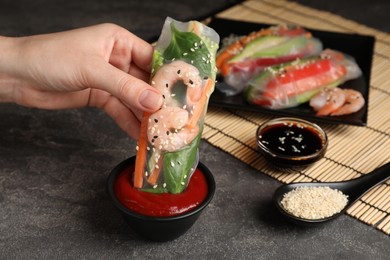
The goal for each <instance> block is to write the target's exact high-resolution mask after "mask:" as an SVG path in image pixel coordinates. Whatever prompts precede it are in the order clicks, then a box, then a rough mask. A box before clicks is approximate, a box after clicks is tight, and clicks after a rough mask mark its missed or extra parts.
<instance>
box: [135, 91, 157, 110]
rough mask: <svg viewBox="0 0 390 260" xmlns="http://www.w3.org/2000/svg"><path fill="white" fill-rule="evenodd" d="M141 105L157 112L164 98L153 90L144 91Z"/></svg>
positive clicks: (140, 100) (141, 96)
mask: <svg viewBox="0 0 390 260" xmlns="http://www.w3.org/2000/svg"><path fill="white" fill-rule="evenodd" d="M139 102H140V104H141V105H142V106H143V107H145V108H146V109H150V110H157V109H159V108H160V107H161V103H162V96H161V94H159V93H156V92H155V91H153V90H149V89H147V90H144V91H143V92H142V93H141V95H140V96H139Z"/></svg>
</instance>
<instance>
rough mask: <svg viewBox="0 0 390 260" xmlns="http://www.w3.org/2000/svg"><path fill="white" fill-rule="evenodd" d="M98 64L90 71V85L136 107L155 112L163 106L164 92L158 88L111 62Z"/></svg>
mask: <svg viewBox="0 0 390 260" xmlns="http://www.w3.org/2000/svg"><path fill="white" fill-rule="evenodd" d="M98 64H99V65H98ZM98 64H94V68H93V71H92V73H88V74H89V75H90V76H89V77H88V79H89V80H88V81H89V83H90V84H89V86H91V87H93V88H98V89H101V90H104V91H106V92H108V93H110V94H111V95H113V96H115V97H117V98H118V99H120V100H121V101H122V102H123V103H125V104H126V105H128V106H129V107H131V108H134V109H140V110H143V111H148V112H154V111H156V110H158V109H159V108H160V107H161V106H162V103H163V98H162V94H161V93H160V92H159V91H158V90H157V89H155V88H153V87H152V86H150V85H149V84H147V83H146V82H144V81H143V80H140V79H138V78H136V77H134V76H132V75H130V74H127V73H126V72H124V71H122V70H120V69H118V68H116V67H114V66H112V65H111V64H109V63H105V62H100V63H98Z"/></svg>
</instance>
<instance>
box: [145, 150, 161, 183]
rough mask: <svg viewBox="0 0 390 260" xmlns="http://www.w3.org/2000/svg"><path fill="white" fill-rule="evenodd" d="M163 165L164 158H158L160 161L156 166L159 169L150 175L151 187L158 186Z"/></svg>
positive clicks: (155, 168)
mask: <svg viewBox="0 0 390 260" xmlns="http://www.w3.org/2000/svg"><path fill="white" fill-rule="evenodd" d="M162 163H163V156H162V155H161V156H160V157H159V158H158V161H157V164H156V165H157V166H158V167H154V169H153V171H152V173H151V174H150V175H149V178H148V183H149V184H150V185H153V186H154V185H156V183H157V179H158V176H159V175H160V172H161V167H162V166H163V165H162Z"/></svg>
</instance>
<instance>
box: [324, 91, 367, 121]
mask: <svg viewBox="0 0 390 260" xmlns="http://www.w3.org/2000/svg"><path fill="white" fill-rule="evenodd" d="M344 92H345V95H346V99H345V103H344V105H343V106H341V107H340V108H338V109H336V110H335V111H333V112H332V113H331V115H332V116H341V115H346V114H351V113H355V112H357V111H359V110H360V109H361V108H362V107H363V106H364V103H365V100H364V97H363V95H362V94H361V93H360V92H359V91H356V90H353V89H344Z"/></svg>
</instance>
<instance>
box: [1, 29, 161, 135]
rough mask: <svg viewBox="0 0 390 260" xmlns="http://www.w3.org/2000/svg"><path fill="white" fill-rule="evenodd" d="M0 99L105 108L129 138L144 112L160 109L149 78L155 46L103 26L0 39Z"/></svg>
mask: <svg viewBox="0 0 390 260" xmlns="http://www.w3.org/2000/svg"><path fill="white" fill-rule="evenodd" d="M0 53H1V55H0V101H2V102H15V103H17V104H20V105H23V106H28V107H35V108H42V109H65V108H79V107H83V106H94V107H99V108H102V109H104V110H105V111H106V112H107V114H109V115H110V116H111V117H112V118H113V119H114V120H115V122H116V123H117V124H118V125H119V126H120V127H121V128H122V129H123V130H124V131H125V132H126V133H127V134H128V135H130V136H131V137H133V138H137V137H138V135H139V120H140V116H141V114H142V111H149V112H154V111H156V110H157V109H159V108H160V107H161V104H162V95H161V94H160V93H159V92H158V91H157V90H156V89H155V88H153V87H151V86H150V85H149V84H147V83H146V82H145V81H147V80H148V79H149V71H150V64H151V62H152V56H153V47H152V46H151V45H150V44H148V43H147V42H145V41H143V40H142V39H140V38H138V37H137V36H135V35H133V34H132V33H130V32H128V31H127V30H125V29H124V28H121V27H119V26H116V25H113V24H101V25H97V26H91V27H86V28H81V29H76V30H71V31H66V32H60V33H52V34H46V35H36V36H28V37H21V38H8V37H0Z"/></svg>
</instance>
